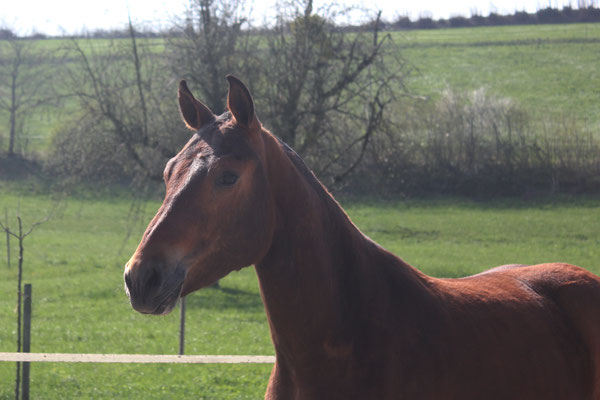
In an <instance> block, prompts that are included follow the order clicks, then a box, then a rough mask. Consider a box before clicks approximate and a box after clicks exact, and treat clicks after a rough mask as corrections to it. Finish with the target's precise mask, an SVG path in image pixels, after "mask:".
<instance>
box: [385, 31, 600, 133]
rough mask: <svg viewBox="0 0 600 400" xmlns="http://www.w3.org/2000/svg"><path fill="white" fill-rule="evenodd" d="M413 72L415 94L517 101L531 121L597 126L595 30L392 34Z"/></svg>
mask: <svg viewBox="0 0 600 400" xmlns="http://www.w3.org/2000/svg"><path fill="white" fill-rule="evenodd" d="M395 37H396V39H398V42H399V43H400V44H401V47H403V54H404V56H405V57H406V58H407V60H408V61H409V62H410V63H411V64H412V65H413V66H414V67H415V68H416V71H415V73H414V74H413V75H412V77H411V78H410V79H409V85H410V87H411V88H412V89H413V90H414V91H415V92H416V93H419V94H422V95H427V96H432V97H436V96H437V95H438V94H439V93H441V92H443V91H444V90H447V89H448V88H452V89H458V90H466V91H468V90H475V89H479V88H482V87H483V88H485V89H487V90H488V91H489V92H490V93H492V94H495V95H497V96H501V97H507V98H511V99H513V100H515V101H517V102H518V103H519V104H520V105H521V106H522V107H524V108H525V110H527V111H529V112H530V113H531V114H532V115H533V116H534V118H535V119H536V120H538V121H544V120H546V119H547V118H548V117H553V118H555V119H561V118H563V117H565V116H569V117H575V118H577V119H578V120H579V121H580V122H581V123H582V124H583V125H588V126H591V127H596V128H595V130H596V131H597V130H598V129H597V127H598V125H599V124H600V108H599V107H598V104H600V73H599V72H598V68H597V67H598V64H599V63H600V24H571V25H541V26H533V25H530V26H504V27H478V28H461V29H443V30H420V31H409V32H396V33H395Z"/></svg>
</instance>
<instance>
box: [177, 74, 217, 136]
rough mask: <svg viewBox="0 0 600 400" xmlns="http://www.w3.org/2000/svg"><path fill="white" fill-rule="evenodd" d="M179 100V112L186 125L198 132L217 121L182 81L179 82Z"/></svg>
mask: <svg viewBox="0 0 600 400" xmlns="http://www.w3.org/2000/svg"><path fill="white" fill-rule="evenodd" d="M177 100H178V101H179V112H180V113H181V118H182V119H183V121H184V122H185V125H186V126H187V127H188V128H190V129H192V130H194V131H197V130H198V129H200V128H202V127H203V126H204V125H206V124H208V123H209V122H212V121H214V120H215V116H214V114H213V113H212V111H210V110H209V109H208V107H206V106H205V105H204V104H202V103H200V102H199V101H198V100H196V98H195V97H194V95H193V94H192V92H190V89H188V87H187V83H186V82H185V81H184V80H182V81H181V82H179V90H178V92H177Z"/></svg>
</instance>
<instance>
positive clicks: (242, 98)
mask: <svg viewBox="0 0 600 400" xmlns="http://www.w3.org/2000/svg"><path fill="white" fill-rule="evenodd" d="M227 80H228V81H229V93H228V94H227V108H228V109H229V111H230V112H231V114H232V115H233V117H234V118H235V120H236V121H237V123H238V124H240V125H242V126H244V127H246V128H250V129H254V128H257V127H259V126H260V123H259V122H258V118H257V117H256V114H255V112H254V100H252V95H251V94H250V91H249V90H248V88H246V85H244V84H243V83H242V81H240V80H239V79H238V78H236V77H235V76H233V75H227Z"/></svg>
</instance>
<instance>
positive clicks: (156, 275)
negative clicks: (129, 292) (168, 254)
mask: <svg viewBox="0 0 600 400" xmlns="http://www.w3.org/2000/svg"><path fill="white" fill-rule="evenodd" d="M160 280H161V278H160V271H158V270H157V269H156V268H152V269H150V271H149V272H148V278H147V279H146V286H147V288H155V287H157V286H160Z"/></svg>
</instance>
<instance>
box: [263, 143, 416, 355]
mask: <svg viewBox="0 0 600 400" xmlns="http://www.w3.org/2000/svg"><path fill="white" fill-rule="evenodd" d="M272 151H273V150H270V152H272ZM280 155H281V156H283V157H281V158H280V159H277V160H276V161H277V163H276V164H277V165H276V168H273V166H271V167H270V169H271V171H275V172H274V173H272V174H271V176H270V180H271V183H272V185H273V186H274V187H277V188H278V189H279V192H277V193H275V195H274V201H275V204H276V207H277V228H276V231H275V233H274V235H273V243H272V246H271V249H270V250H269V252H268V254H267V255H266V257H265V258H264V259H263V260H262V262H261V263H259V264H258V265H257V266H256V271H257V274H258V277H259V282H260V286H261V294H262V296H263V301H264V303H265V308H266V311H267V316H268V319H269V323H270V326H271V331H272V335H273V340H274V342H275V345H276V346H277V347H278V351H279V350H282V349H283V351H286V350H287V351H289V352H291V353H294V354H303V353H305V352H308V351H309V349H317V351H319V350H323V348H325V351H326V352H333V353H336V352H340V351H341V352H344V351H346V350H348V349H349V348H346V350H344V349H345V347H344V346H345V342H347V343H350V342H351V341H352V338H349V337H345V335H348V334H349V332H353V326H350V325H354V324H356V323H357V321H356V320H357V319H358V318H361V316H364V315H363V310H364V312H366V310H368V309H369V308H371V309H372V306H373V304H372V302H373V301H374V299H376V298H379V297H380V296H381V293H377V292H378V291H381V290H382V288H381V285H382V282H383V281H384V280H385V279H390V278H391V279H400V280H406V282H407V284H411V281H412V280H413V279H418V277H417V274H418V273H417V272H416V271H415V270H414V269H412V268H411V267H410V266H408V265H407V264H404V263H403V262H402V261H401V260H399V259H397V258H396V257H395V256H393V255H391V254H390V253H388V252H387V251H385V250H383V249H381V248H380V247H379V246H378V245H376V244H375V243H373V242H372V241H370V240H369V239H368V238H366V237H365V236H364V235H363V234H362V233H361V232H360V231H359V230H358V229H357V228H356V227H355V226H354V225H353V224H352V222H351V221H350V219H349V218H348V217H347V216H346V214H345V212H344V211H343V210H342V209H341V207H340V206H339V205H338V204H337V202H336V201H335V200H334V199H333V198H332V197H331V196H330V195H329V194H328V193H327V192H326V191H325V189H324V188H322V187H321V186H320V183H319V182H318V181H316V179H315V181H312V180H311V179H312V176H307V173H306V171H300V170H299V169H298V165H297V164H295V163H294V161H292V160H291V159H290V158H289V157H288V156H287V155H286V154H284V153H283V152H282V153H281V154H280ZM296 161H297V160H296ZM274 190H275V189H274ZM403 277H404V278H405V279H404V278H403ZM375 301H376V300H375ZM366 302H370V304H368V305H369V307H367V304H366ZM278 342H279V343H278ZM327 349H328V350H327ZM305 355H306V356H307V357H309V356H310V355H309V354H305Z"/></svg>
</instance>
